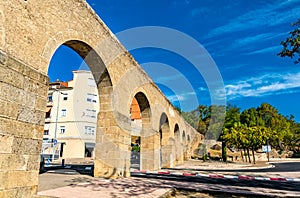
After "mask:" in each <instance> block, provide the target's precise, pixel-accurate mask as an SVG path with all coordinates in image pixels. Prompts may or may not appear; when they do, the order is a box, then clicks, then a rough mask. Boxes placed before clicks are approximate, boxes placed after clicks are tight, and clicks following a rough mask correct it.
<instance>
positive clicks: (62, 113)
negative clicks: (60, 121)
mask: <svg viewBox="0 0 300 198" xmlns="http://www.w3.org/2000/svg"><path fill="white" fill-rule="evenodd" d="M66 115H67V109H62V110H61V112H60V117H66Z"/></svg>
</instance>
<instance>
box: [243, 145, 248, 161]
mask: <svg viewBox="0 0 300 198" xmlns="http://www.w3.org/2000/svg"><path fill="white" fill-rule="evenodd" d="M243 149H244V155H245V153H246V149H245V147H244V148H243ZM245 160H246V162H248V161H247V156H245Z"/></svg>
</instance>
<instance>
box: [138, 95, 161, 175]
mask: <svg viewBox="0 0 300 198" xmlns="http://www.w3.org/2000/svg"><path fill="white" fill-rule="evenodd" d="M134 97H135V99H136V100H137V103H138V105H139V108H140V111H141V118H142V130H141V133H140V135H141V145H140V147H141V151H140V158H141V164H140V169H141V170H154V169H158V168H159V155H157V154H159V150H158V149H159V145H158V143H159V134H158V133H157V132H155V131H154V130H153V129H152V127H151V117H152V113H151V106H150V103H149V100H148V98H147V96H146V95H145V93H143V92H141V91H140V92H137V93H136V94H135V95H134Z"/></svg>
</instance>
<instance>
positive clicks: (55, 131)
mask: <svg viewBox="0 0 300 198" xmlns="http://www.w3.org/2000/svg"><path fill="white" fill-rule="evenodd" d="M54 91H57V92H58V96H57V107H56V118H55V130H54V140H53V154H52V162H53V161H54V156H55V150H56V144H57V140H56V134H57V123H58V112H59V100H60V94H62V93H61V92H60V91H59V90H58V89H54ZM54 91H53V93H54Z"/></svg>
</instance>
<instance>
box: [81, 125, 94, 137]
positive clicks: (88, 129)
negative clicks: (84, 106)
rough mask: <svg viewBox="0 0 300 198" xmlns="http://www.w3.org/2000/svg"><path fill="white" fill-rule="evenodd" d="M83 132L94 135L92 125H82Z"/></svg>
mask: <svg viewBox="0 0 300 198" xmlns="http://www.w3.org/2000/svg"><path fill="white" fill-rule="evenodd" d="M84 134H85V135H95V127H93V126H85V127H84Z"/></svg>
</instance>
